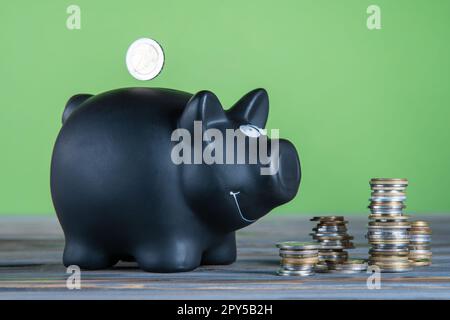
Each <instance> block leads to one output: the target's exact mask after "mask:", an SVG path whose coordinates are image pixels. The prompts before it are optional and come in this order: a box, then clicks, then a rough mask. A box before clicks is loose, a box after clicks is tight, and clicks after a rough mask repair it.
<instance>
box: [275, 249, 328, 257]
mask: <svg viewBox="0 0 450 320" xmlns="http://www.w3.org/2000/svg"><path fill="white" fill-rule="evenodd" d="M318 253H319V250H288V249H280V255H281V254H283V255H289V256H305V255H306V256H309V255H311V256H313V255H317V254H318Z"/></svg>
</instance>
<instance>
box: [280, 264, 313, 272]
mask: <svg viewBox="0 0 450 320" xmlns="http://www.w3.org/2000/svg"><path fill="white" fill-rule="evenodd" d="M281 267H282V268H283V270H287V271H311V270H313V269H314V264H309V265H297V264H282V265H281Z"/></svg>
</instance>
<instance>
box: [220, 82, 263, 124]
mask: <svg viewBox="0 0 450 320" xmlns="http://www.w3.org/2000/svg"><path fill="white" fill-rule="evenodd" d="M227 114H228V116H229V117H230V118H231V119H234V120H236V121H240V122H245V123H249V124H253V125H255V126H257V127H259V128H264V127H265V126H266V122H267V117H268V116H269V96H268V95H267V91H266V90H264V89H255V90H252V91H250V92H249V93H247V94H246V95H245V96H243V97H242V98H241V99H240V100H239V101H238V102H236V103H235V104H234V106H232V107H231V108H230V110H228V111H227Z"/></svg>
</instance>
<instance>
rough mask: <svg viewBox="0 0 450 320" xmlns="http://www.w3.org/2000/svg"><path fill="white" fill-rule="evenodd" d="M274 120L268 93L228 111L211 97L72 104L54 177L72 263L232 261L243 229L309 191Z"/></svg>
mask: <svg viewBox="0 0 450 320" xmlns="http://www.w3.org/2000/svg"><path fill="white" fill-rule="evenodd" d="M268 112H269V100H268V96H267V92H266V91H265V90H264V89H256V90H253V91H251V92H249V93H248V94H246V95H245V96H244V97H243V98H241V99H240V100H239V101H238V102H237V103H236V104H235V105H234V106H233V107H231V108H230V109H229V110H227V111H225V110H224V109H223V108H222V105H221V104H220V102H219V100H218V98H217V97H216V96H215V95H214V94H213V93H212V92H209V91H200V92H198V93H196V94H194V95H192V94H190V93H186V92H182V91H177V90H171V89H160V88H128V89H118V90H113V91H109V92H105V93H102V94H99V95H95V96H92V95H87V94H82V95H76V96H74V97H72V98H71V99H70V100H69V101H68V103H67V105H66V107H65V110H64V113H63V117H62V118H63V119H62V120H63V125H62V128H61V131H60V132H59V135H58V137H57V140H56V143H55V146H54V150H53V155H52V163H51V178H50V180H51V192H52V199H53V203H54V207H55V210H56V213H57V215H58V219H59V221H60V223H61V226H62V228H63V230H64V234H65V241H66V242H65V249H64V255H63V262H64V265H66V266H69V265H78V266H79V267H80V268H82V269H91V270H93V269H103V268H108V267H111V266H113V265H114V264H116V263H117V262H118V261H119V260H122V261H136V262H137V264H138V265H139V267H140V268H141V269H143V270H145V271H150V272H178V271H188V270H192V269H195V268H196V267H198V266H200V265H208V264H230V263H232V262H234V261H235V260H236V239H235V231H236V230H238V229H240V228H243V227H245V226H247V225H249V224H251V223H252V222H253V221H255V220H257V219H258V218H260V217H262V216H263V215H265V214H267V213H268V212H269V211H270V210H272V209H273V208H274V207H276V206H278V205H281V204H283V203H286V202H288V201H289V200H291V199H293V198H294V197H295V195H296V193H297V191H298V188H299V184H300V176H301V172H300V163H299V158H298V155H297V152H296V150H295V147H294V146H293V145H292V144H291V143H290V142H289V141H287V140H283V139H274V137H273V136H271V138H268V137H267V135H266V133H265V130H263V129H262V128H264V126H265V124H266V121H267V117H268ZM199 130H200V131H199ZM230 132H231V133H233V134H229V133H230ZM221 135H222V137H220V136H221ZM228 137H231V139H229V140H230V141H231V142H233V141H234V145H233V143H231V142H230V143H228V139H226V138H228ZM222 138H223V139H222ZM238 142H239V143H238ZM230 145H231V146H230ZM264 145H265V146H264ZM240 151H241V152H240ZM263 151H264V152H263ZM242 153H243V154H242ZM261 154H263V156H261ZM220 155H222V156H220ZM219 156H220V157H222V158H220V157H219ZM263 158H264V160H265V162H263V161H262V159H263ZM264 169H266V172H263V170H264Z"/></svg>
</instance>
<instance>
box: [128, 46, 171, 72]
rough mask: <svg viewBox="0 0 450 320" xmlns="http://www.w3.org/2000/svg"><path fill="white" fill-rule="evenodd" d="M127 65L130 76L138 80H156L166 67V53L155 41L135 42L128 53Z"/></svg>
mask: <svg viewBox="0 0 450 320" xmlns="http://www.w3.org/2000/svg"><path fill="white" fill-rule="evenodd" d="M126 64H127V68H128V71H129V72H130V74H131V75H132V76H133V77H134V78H136V79H138V80H151V79H153V78H155V77H156V76H157V75H158V74H159V73H160V72H161V70H162V68H163V66H164V52H163V50H162V48H161V46H160V45H159V43H158V42H156V41H155V40H153V39H148V38H141V39H138V40H136V41H134V42H133V43H132V44H131V45H130V47H129V48H128V51H127V56H126Z"/></svg>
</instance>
